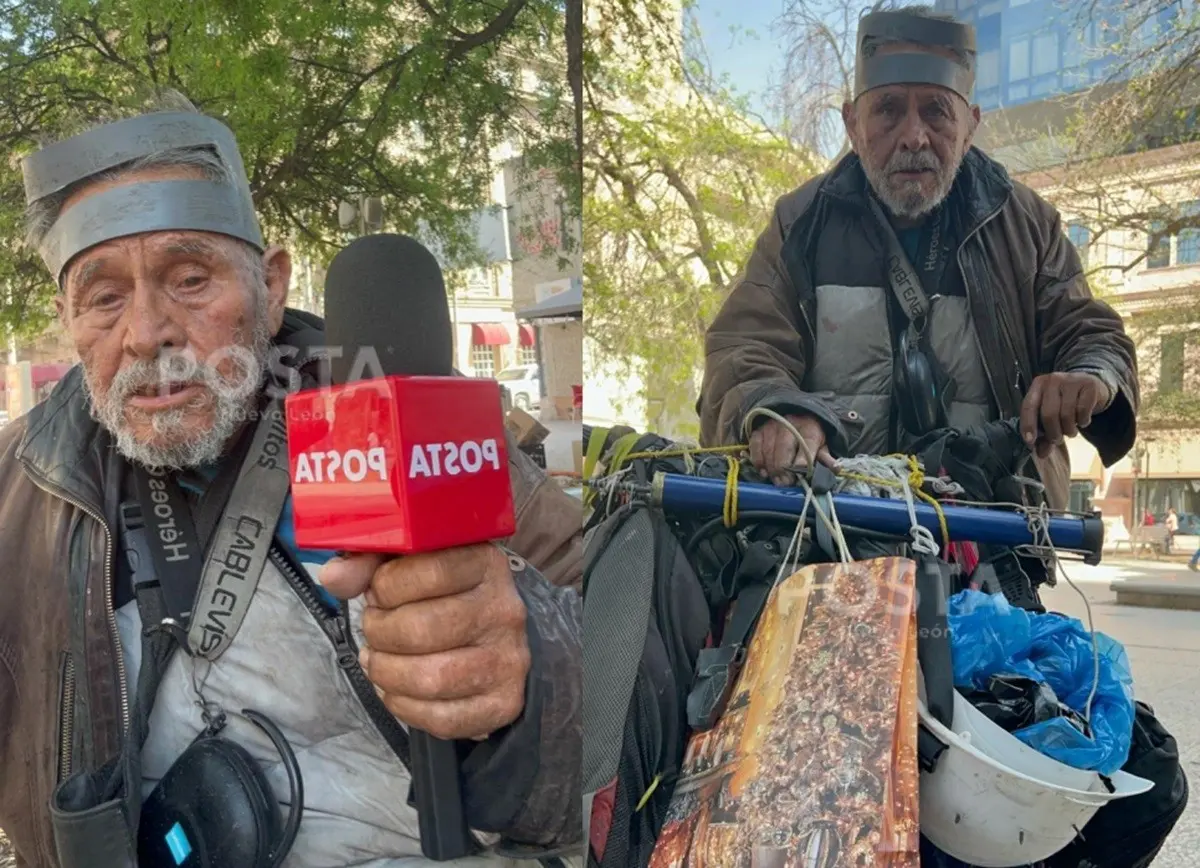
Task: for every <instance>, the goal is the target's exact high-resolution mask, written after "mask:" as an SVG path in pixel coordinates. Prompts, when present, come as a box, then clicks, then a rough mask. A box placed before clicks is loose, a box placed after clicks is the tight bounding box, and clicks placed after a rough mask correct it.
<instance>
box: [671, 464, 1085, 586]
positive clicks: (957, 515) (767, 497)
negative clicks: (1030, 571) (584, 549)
mask: <svg viewBox="0 0 1200 868" xmlns="http://www.w3.org/2000/svg"><path fill="white" fill-rule="evenodd" d="M725 486H726V483H725V482H723V481H721V480H716V479H702V478H698V477H694V476H684V475H681V474H676V473H658V474H656V475H655V477H654V483H653V486H652V491H651V498H652V502H653V503H654V504H655V505H656V506H658V507H661V508H662V510H663V511H664V512H666V513H667V514H691V515H696V514H702V515H720V514H721V512H722V510H723V509H724V507H725ZM804 499H805V491H804V489H802V488H777V487H776V486H774V485H769V484H763V483H756V482H739V483H738V501H737V502H738V509H739V510H761V511H767V512H779V513H785V514H787V515H794V516H796V517H797V518H799V516H800V512H801V510H802V509H803V506H804ZM833 504H834V508H835V509H836V510H837V514H838V518H839V519H840V520H841V521H844V522H845V523H846V524H848V525H854V526H855V527H862V528H866V529H868V530H873V531H879V532H881V533H889V534H896V535H900V536H907V535H908V532H909V530H910V529H911V527H912V521H911V519H910V518H909V513H908V504H907V503H905V502H904V501H903V500H892V499H889V498H882V497H863V496H862V495H857V494H835V495H833ZM811 511H812V510H811V508H810V513H811ZM914 511H915V513H916V516H917V524H919V525H920V526H921V527H924V528H926V529H928V530H929V531H930V533H932V534H933V538H934V539H935V540H937V541H938V542H939V543H940V542H941V540H942V526H941V522H940V521H939V519H938V511H937V510H936V509H934V508H933V507H932V506H929V505H928V504H926V503H924V502H921V501H918V502H916V503H915V504H914ZM941 511H942V515H943V516H944V517H945V519H946V530H947V533H948V534H949V536H950V540H951V541H957V542H968V541H969V542H977V543H984V544H990V545H999V546H1009V547H1011V546H1022V545H1044V544H1045V540H1044V539H1035V538H1034V534H1033V532H1032V531H1031V530H1030V527H1029V522H1028V520H1027V518H1026V516H1025V515H1023V514H1021V513H1019V512H1015V511H1010V510H1003V509H988V508H983V507H974V506H952V505H948V504H947V505H943V506H942V507H941ZM1047 526H1048V527H1047V529H1048V531H1049V537H1050V542H1051V543H1052V544H1053V545H1054V547H1055V548H1056V549H1061V550H1064V551H1070V552H1074V553H1078V554H1082V555H1083V556H1084V562H1085V563H1088V564H1097V563H1099V562H1100V553H1101V550H1102V549H1103V547H1104V523H1103V522H1102V521H1101V520H1100V517H1099V516H1089V517H1073V516H1050V517H1049V519H1048V520H1047Z"/></svg>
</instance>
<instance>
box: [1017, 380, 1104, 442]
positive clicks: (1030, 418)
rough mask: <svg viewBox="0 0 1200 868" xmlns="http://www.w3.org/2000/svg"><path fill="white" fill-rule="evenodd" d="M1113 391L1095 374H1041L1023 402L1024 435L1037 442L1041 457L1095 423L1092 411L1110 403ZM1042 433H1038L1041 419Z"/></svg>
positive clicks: (1027, 438) (1029, 440) (1022, 428)
mask: <svg viewBox="0 0 1200 868" xmlns="http://www.w3.org/2000/svg"><path fill="white" fill-rule="evenodd" d="M1109 398H1111V395H1110V394H1109V390H1108V386H1106V385H1105V383H1104V381H1103V380H1101V379H1100V378H1099V377H1097V376H1095V375H1094V374H1084V373H1054V374H1042V375H1041V376H1040V377H1037V378H1035V379H1034V381H1033V385H1032V386H1030V388H1029V392H1028V394H1026V395H1025V400H1024V401H1022V402H1021V436H1022V437H1024V438H1025V442H1026V443H1027V444H1028V445H1030V446H1034V445H1035V444H1036V449H1037V454H1038V457H1039V458H1045V457H1046V456H1047V455H1049V454H1050V450H1051V449H1052V448H1053V447H1055V446H1057V445H1058V444H1059V443H1061V442H1062V439H1063V437H1064V436H1066V437H1074V436H1075V435H1077V434H1078V433H1079V432H1080V431H1082V430H1083V429H1084V428H1086V427H1087V426H1088V425H1090V424H1092V414H1093V413H1095V412H1096V411H1097V410H1101V409H1103V408H1104V406H1105V405H1106V404H1107V403H1108V400H1109ZM1039 420H1040V421H1041V423H1042V436H1041V437H1040V438H1039V437H1038V421H1039Z"/></svg>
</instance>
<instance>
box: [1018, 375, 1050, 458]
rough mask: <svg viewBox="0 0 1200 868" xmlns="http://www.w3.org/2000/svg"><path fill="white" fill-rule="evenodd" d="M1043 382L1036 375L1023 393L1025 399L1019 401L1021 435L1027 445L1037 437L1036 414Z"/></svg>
mask: <svg viewBox="0 0 1200 868" xmlns="http://www.w3.org/2000/svg"><path fill="white" fill-rule="evenodd" d="M1044 383H1045V381H1044V380H1043V379H1042V378H1041V377H1037V378H1036V379H1035V380H1034V381H1033V385H1032V386H1030V387H1029V391H1028V392H1027V393H1026V394H1025V400H1024V401H1022V402H1021V436H1022V437H1024V438H1025V443H1026V444H1027V445H1029V446H1032V445H1033V444H1034V442H1035V441H1036V440H1037V437H1038V414H1039V412H1040V410H1041V407H1042V387H1043V384H1044Z"/></svg>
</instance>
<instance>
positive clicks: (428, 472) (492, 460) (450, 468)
mask: <svg viewBox="0 0 1200 868" xmlns="http://www.w3.org/2000/svg"><path fill="white" fill-rule="evenodd" d="M485 466H490V467H491V469H492V470H499V469H500V451H499V449H498V448H497V446H496V441H495V440H494V439H488V440H483V441H476V440H467V441H465V442H463V443H454V442H448V443H418V444H416V445H415V446H413V448H412V454H411V456H410V457H409V461H408V478H409V479H416V478H417V477H418V476H423V477H427V478H428V477H434V476H458V475H459V474H461V473H479V472H480V471H481V470H483V469H484V467H485Z"/></svg>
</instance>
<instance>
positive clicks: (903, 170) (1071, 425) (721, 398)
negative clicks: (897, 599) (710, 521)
mask: <svg viewBox="0 0 1200 868" xmlns="http://www.w3.org/2000/svg"><path fill="white" fill-rule="evenodd" d="M974 70H975V37H974V32H973V31H972V30H971V28H969V27H967V26H965V25H963V24H961V23H959V22H956V21H955V20H954V19H952V18H949V17H947V16H942V15H939V14H936V13H934V12H932V11H931V10H929V9H928V8H926V7H907V8H904V9H901V10H897V11H874V12H872V13H871V14H869V15H867V16H865V17H864V18H863V19H862V20H861V22H860V25H859V34H858V58H857V67H856V80H855V90H854V100H853V101H852V102H847V103H846V104H845V105H844V106H843V108H842V117H843V119H844V121H845V125H846V132H847V135H848V136H849V139H850V142H851V144H852V146H853V152H852V153H850V154H849V155H848V156H846V157H845V158H844V159H843V160H841V161H840V162H839V163H838V164H837V165H836V166H835V167H834V168H833V169H831V170H830V171H829V172H828V173H826V174H824V175H821V176H819V177H817V178H814V179H812V180H811V181H809V182H808V183H806V184H804V185H803V186H801V187H800V188H799V189H797V190H794V191H793V192H791V193H788V194H787V195H785V196H783V197H782V198H781V199H780V200H779V202H778V203H777V205H776V209H775V214H774V217H773V219H772V220H771V223H770V225H769V226H768V227H767V228H766V230H765V231H764V232H763V233H762V235H761V236H760V237H759V239H758V243H757V246H756V247H755V250H754V252H753V254H752V255H751V257H750V261H749V263H748V264H747V266H746V269H745V272H744V274H743V276H742V277H741V280H740V281H739V282H738V284H737V285H736V287H735V288H734V289H733V291H732V293H731V295H730V296H729V298H728V300H727V301H726V302H725V304H724V306H723V307H722V309H721V311H720V313H719V314H718V315H717V317H716V319H715V321H714V322H713V324H712V326H711V328H710V329H709V332H708V335H707V358H706V364H705V372H704V383H703V388H702V391H701V397H700V401H699V411H700V415H701V423H702V439H703V440H704V441H705V442H706V444H708V445H717V444H728V443H739V442H745V440H744V439H743V438H745V437H746V436H747V433H749V444H750V453H751V459H752V461H753V462H754V464H755V466H756V467H757V468H758V469H759V471H760V473H761V474H762V475H763V477H764V478H770V479H772V480H773V481H775V482H776V483H787V482H788V481H789V480H790V479H791V473H790V471H791V470H792V469H793V468H796V467H798V466H800V465H803V464H804V463H805V461H806V456H809V455H811V456H813V457H814V458H815V460H818V461H821V462H824V463H827V464H828V463H831V462H832V460H833V457H834V456H846V455H853V454H856V453H875V454H880V453H887V452H891V451H896V450H902V449H905V448H906V447H907V446H908V445H909V444H911V443H913V442H914V441H915V440H916V439H917V438H919V437H921V436H922V435H924V434H926V433H927V432H929V431H931V430H935V429H939V428H944V427H954V428H965V427H968V426H972V425H976V424H979V423H983V422H988V421H994V420H999V419H1007V418H1015V417H1018V416H1019V417H1020V427H1021V431H1022V434H1023V436H1024V439H1025V441H1026V442H1027V443H1028V444H1029V445H1030V446H1031V447H1033V448H1034V451H1035V453H1036V454H1035V463H1036V465H1037V469H1038V472H1039V473H1040V475H1041V480H1042V482H1043V483H1044V485H1045V486H1046V492H1047V496H1048V499H1049V502H1050V504H1051V506H1054V507H1058V508H1063V507H1065V506H1066V504H1067V489H1068V481H1069V479H1070V469H1069V459H1068V455H1067V450H1066V446H1065V444H1064V442H1063V441H1064V438H1066V437H1072V436H1075V435H1076V434H1079V433H1082V434H1083V436H1084V437H1085V438H1087V439H1088V440H1089V441H1090V442H1091V443H1093V444H1094V445H1095V447H1096V448H1097V450H1098V451H1099V453H1100V456H1101V459H1102V460H1103V461H1104V463H1105V464H1106V465H1111V464H1112V463H1114V462H1115V461H1117V460H1118V459H1119V458H1120V457H1121V456H1123V455H1124V454H1125V453H1126V452H1127V451H1128V450H1129V448H1130V447H1131V445H1132V444H1133V441H1134V434H1135V427H1136V415H1135V414H1136V411H1137V406H1138V383H1137V372H1136V366H1135V360H1134V348H1133V345H1132V343H1131V341H1130V340H1129V338H1128V337H1127V336H1126V334H1125V332H1124V329H1123V327H1122V323H1121V319H1120V317H1119V316H1117V314H1116V313H1114V312H1113V311H1112V310H1111V309H1110V308H1109V307H1108V306H1107V305H1105V304H1104V303H1103V302H1101V301H1098V300H1096V299H1094V298H1093V297H1092V294H1091V292H1090V291H1089V289H1088V285H1087V281H1086V279H1085V277H1084V275H1083V273H1082V269H1081V265H1080V259H1079V255H1078V253H1077V252H1076V250H1075V249H1074V247H1072V245H1071V243H1070V242H1069V241H1068V240H1067V238H1066V237H1065V235H1064V233H1063V227H1062V223H1061V220H1060V218H1059V215H1058V213H1057V212H1056V211H1055V210H1054V208H1053V207H1052V206H1050V205H1049V204H1048V203H1046V202H1045V201H1043V200H1042V199H1041V198H1040V197H1038V196H1037V194H1035V193H1034V192H1033V191H1032V190H1030V189H1028V188H1027V187H1024V186H1022V185H1021V184H1019V183H1016V182H1014V181H1013V180H1011V179H1010V178H1009V177H1008V175H1007V173H1006V172H1005V171H1004V169H1003V168H1002V167H1001V166H1000V165H999V164H997V163H996V162H994V161H992V160H991V159H989V158H988V157H987V156H986V155H984V154H983V153H981V152H980V151H979V150H977V149H975V148H973V147H972V145H971V143H972V139H973V137H974V135H975V132H976V130H977V128H978V125H979V119H980V115H979V107H978V106H976V105H972V104H971V101H970V100H971V91H972V87H973V83H974ZM760 407H765V408H769V409H772V410H774V411H776V412H777V413H779V414H781V415H782V416H784V417H786V418H787V419H788V420H789V421H790V422H791V423H792V426H794V428H795V429H796V434H798V435H799V437H800V439H802V440H803V441H805V442H804V443H800V442H798V440H797V437H796V436H795V435H794V434H793V433H792V432H791V430H790V429H789V428H788V426H785V425H783V424H781V423H780V422H779V421H777V420H775V419H771V420H770V421H767V422H766V423H765V424H761V425H759V426H757V427H756V428H755V429H754V430H753V431H752V432H746V431H745V430H744V427H745V420H746V419H747V416H748V415H749V413H750V411H752V410H754V409H755V408H760ZM759 418H760V419H761V416H760V417H759ZM1035 599H1036V597H1035ZM1136 729H1137V731H1136V732H1135V736H1134V751H1133V754H1132V755H1131V759H1130V765H1129V766H1127V768H1129V770H1131V771H1135V773H1137V774H1142V775H1144V776H1148V777H1152V778H1154V779H1155V781H1156V784H1157V786H1156V787H1155V789H1154V790H1153V791H1152V792H1151V793H1150V794H1147V795H1146V796H1144V797H1137V798H1133V799H1126V800H1122V801H1119V802H1116V803H1115V804H1114V805H1113V806H1112V807H1111V808H1105V809H1103V810H1101V811H1100V813H1099V814H1097V816H1096V819H1095V820H1094V821H1093V822H1092V823H1091V824H1089V826H1088V827H1087V829H1085V830H1084V834H1083V835H1082V836H1081V837H1080V838H1079V839H1078V840H1077V841H1076V843H1075V844H1072V845H1071V847H1069V848H1068V850H1067V851H1064V852H1063V853H1061V854H1059V856H1057V857H1055V861H1053V862H1052V863H1051V864H1053V865H1055V866H1058V865H1063V866H1066V865H1071V866H1080V865H1085V864H1086V865H1089V866H1102V865H1103V866H1113V868H1116V866H1118V865H1119V866H1122V868H1130V866H1142V865H1147V864H1149V861H1150V860H1151V859H1152V858H1153V855H1154V854H1155V853H1156V852H1157V850H1158V848H1159V847H1160V846H1161V842H1162V840H1163V839H1164V838H1165V836H1166V834H1167V832H1168V831H1169V830H1170V828H1171V826H1172V825H1173V824H1174V822H1175V820H1176V819H1178V816H1179V812H1180V811H1182V809H1183V805H1184V804H1186V801H1187V796H1186V793H1187V787H1186V782H1185V780H1184V777H1183V773H1182V771H1181V770H1180V769H1179V766H1178V754H1177V753H1175V751H1174V743H1173V740H1171V739H1170V736H1169V735H1167V734H1166V733H1165V732H1164V731H1163V730H1162V728H1161V726H1159V725H1158V724H1157V722H1156V721H1154V719H1153V717H1152V716H1151V715H1150V714H1149V712H1148V709H1145V708H1143V709H1141V711H1140V712H1139V715H1138V726H1137V728H1136ZM1156 753H1157V754H1158V755H1159V756H1160V758H1161V760H1162V762H1161V764H1160V765H1157V766H1155V760H1154V758H1153V757H1154V756H1155V754H1156ZM1148 758H1149V759H1148ZM1147 763H1148V764H1149V765H1147ZM1139 768H1140V769H1141V771H1137V769H1139ZM1152 818H1153V819H1152ZM1155 821H1161V822H1160V825H1159V826H1158V830H1157V831H1156V832H1154V834H1150V833H1148V832H1146V833H1144V834H1143V833H1140V832H1139V830H1138V828H1137V827H1138V826H1139V824H1140V825H1141V828H1142V829H1148V828H1151V827H1152V824H1153V823H1154V822H1155ZM928 858H929V859H930V860H933V859H934V857H933V856H928Z"/></svg>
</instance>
